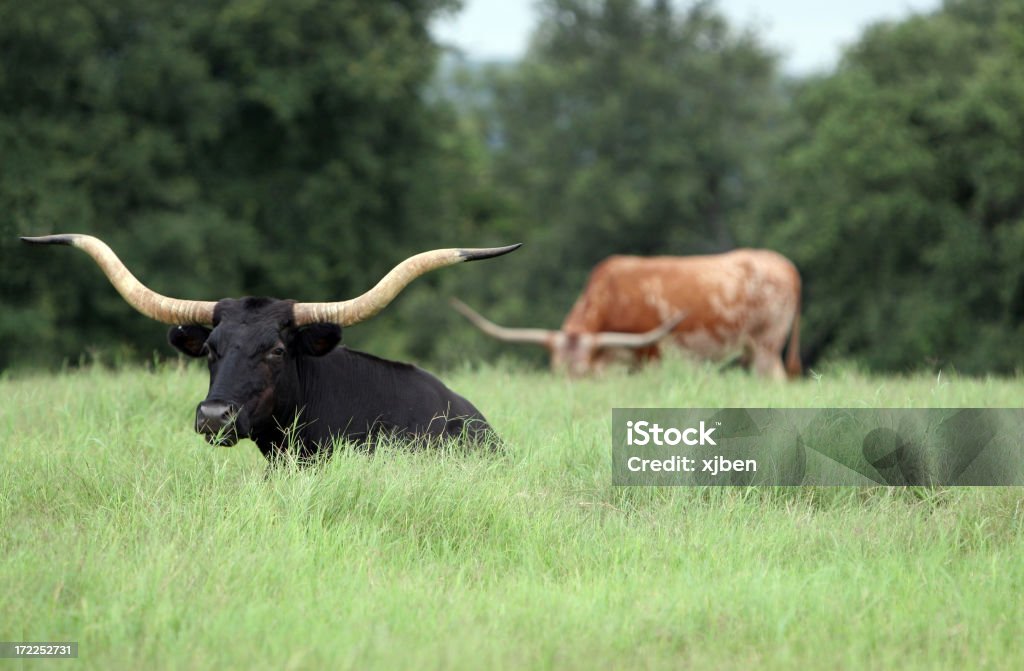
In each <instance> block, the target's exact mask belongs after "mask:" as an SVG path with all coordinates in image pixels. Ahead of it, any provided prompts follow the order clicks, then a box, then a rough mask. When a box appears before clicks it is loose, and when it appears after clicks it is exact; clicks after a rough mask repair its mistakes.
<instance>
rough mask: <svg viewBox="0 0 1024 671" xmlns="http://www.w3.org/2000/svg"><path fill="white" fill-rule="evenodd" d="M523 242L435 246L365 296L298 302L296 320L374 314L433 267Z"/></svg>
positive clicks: (345, 320)
mask: <svg viewBox="0 0 1024 671" xmlns="http://www.w3.org/2000/svg"><path fill="white" fill-rule="evenodd" d="M522 244H523V243H521V242H520V243H518V244H515V245H508V246H507V247H485V248H483V249H435V250H434V251H431V252H423V253H421V254H417V255H416V256H410V257H409V258H407V259H406V260H405V261H402V262H401V263H399V264H398V265H397V266H395V267H394V268H392V269H391V272H389V273H388V274H387V275H385V276H384V279H382V280H381V281H380V282H377V286H375V287H373V288H372V289H370V290H369V291H367V292H366V293H365V294H363V295H362V296H357V297H356V298H352V299H350V300H347V301H338V302H335V303H296V304H295V307H294V310H295V324H296V326H305V325H306V324H318V323H321V322H332V323H335V324H340V325H341V326H351V325H352V324H358V323H359V322H361V321H365V320H367V319H369V318H370V317H372V316H374V315H375V314H377V313H378V312H380V311H381V310H383V309H384V308H385V307H387V305H388V303H390V302H391V301H393V300H394V299H395V296H397V295H398V294H399V293H400V292H401V291H402V289H404V288H405V287H406V286H408V284H409V283H410V282H412V281H413V280H414V279H416V278H417V277H419V276H420V275H423V274H424V273H428V272H430V271H431V270H436V269H438V268H444V267H445V266H451V265H455V264H456V263H462V262H463V261H477V260H480V259H490V258H493V257H495V256H501V255H502V254H508V253H509V252H513V251H515V250H517V249H519V248H520V247H521V246H522Z"/></svg>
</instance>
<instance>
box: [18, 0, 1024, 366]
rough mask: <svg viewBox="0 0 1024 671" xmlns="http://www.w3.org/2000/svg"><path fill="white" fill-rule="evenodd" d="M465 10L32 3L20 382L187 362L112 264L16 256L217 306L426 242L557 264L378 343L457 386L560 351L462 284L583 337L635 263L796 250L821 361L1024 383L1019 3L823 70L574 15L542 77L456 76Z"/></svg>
mask: <svg viewBox="0 0 1024 671" xmlns="http://www.w3.org/2000/svg"><path fill="white" fill-rule="evenodd" d="M458 5H459V3H458V0H402V1H392V2H386V3H381V2H367V1H359V0H334V1H332V2H326V1H323V0H299V1H293V2H282V1H281V0H234V1H227V0H219V1H213V2H202V3H200V2H194V1H191V0H186V1H183V2H180V3H174V4H172V5H167V4H166V3H156V2H153V1H152V0H132V1H129V0H104V1H103V2H99V1H93V2H77V3H70V2H59V1H56V2H46V3H16V2H11V1H10V0H0V53H2V54H3V59H2V60H0V211H2V212H3V213H4V216H3V217H0V221H2V222H3V223H2V224H0V225H2V240H0V250H2V253H3V264H2V269H0V300H2V306H0V307H2V309H0V337H2V338H3V339H4V340H5V342H6V343H7V345H8V346H7V347H5V348H4V350H3V351H2V353H0V368H6V367H11V366H17V365H25V366H29V365H38V364H42V365H54V364H55V363H56V364H59V363H60V362H61V361H62V360H68V361H71V362H75V361H77V360H79V358H80V357H81V353H82V352H83V351H92V352H103V353H105V354H106V355H109V354H111V353H119V356H120V357H122V358H127V359H139V358H149V357H151V356H152V352H153V351H154V350H156V351H159V352H160V353H161V354H163V355H166V354H169V353H170V350H169V348H164V347H161V345H160V340H161V339H162V338H163V332H164V330H165V329H164V327H162V326H160V325H156V324H153V323H152V322H149V321H148V320H147V319H145V318H144V317H141V316H140V315H138V314H136V313H134V311H132V310H131V309H130V308H128V307H127V306H126V305H125V304H124V303H123V301H121V299H120V297H119V296H118V295H117V294H116V292H114V290H113V289H112V288H111V287H110V286H109V284H108V283H107V281H106V279H105V278H104V277H103V276H102V275H101V274H100V273H99V271H98V270H97V269H96V268H95V265H94V264H93V263H92V261H91V260H90V259H88V258H87V257H86V256H85V255H83V254H81V253H79V252H75V251H71V250H67V249H60V248H56V249H55V248H38V249H36V248H27V247H23V246H21V245H20V243H18V242H17V240H16V236H17V235H18V234H31V235H38V234H44V233H50V232H88V233H92V234H94V235H97V236H99V237H102V238H103V239H105V240H106V241H107V242H108V243H109V244H110V245H111V246H112V247H113V248H114V249H115V251H117V252H118V253H119V254H120V255H121V257H122V258H123V259H124V260H125V262H126V263H127V264H128V265H129V267H130V268H132V270H133V271H134V272H135V273H136V275H138V276H139V277H140V279H142V280H143V281H144V282H146V283H147V284H148V285H150V286H151V287H152V288H154V289H155V290H157V291H161V292H163V293H169V294H173V295H178V296H181V297H184V298H200V299H215V298H221V297H225V296H238V295H245V294H250V295H260V294H265V295H273V296H279V297H291V298H296V299H299V300H327V299H339V298H345V297H349V296H352V295H355V294H357V293H360V292H362V291H363V290H365V289H366V288H368V287H369V286H371V285H372V284H373V283H374V282H375V281H376V280H377V279H378V277H379V276H380V275H382V274H383V273H384V272H386V271H387V270H388V269H389V268H390V267H391V265H393V264H394V263H395V262H397V261H399V260H401V259H402V258H404V257H405V256H407V255H408V254H411V253H414V252H416V251H420V250H422V249H427V248H434V247H448V246H486V245H493V244H506V243H509V242H517V241H522V242H526V243H527V244H526V245H525V246H524V247H523V248H522V249H521V250H520V251H518V252H516V253H515V254H513V255H511V256H509V257H504V258H502V259H496V260H493V261H486V262H481V263H475V264H469V265H466V266H459V267H456V268H451V269H447V270H442V271H439V272H437V273H435V274H433V275H431V276H428V277H424V278H423V279H421V280H418V281H417V282H416V283H415V284H414V285H412V286H411V287H410V288H409V289H408V290H406V292H405V293H404V294H403V295H402V296H401V297H400V298H399V299H398V300H396V302H395V304H394V305H393V306H392V307H391V308H389V309H388V310H387V311H385V312H384V313H382V314H381V315H380V316H378V317H377V318H376V319H375V320H373V321H372V322H369V323H367V324H364V325H359V326H356V327H352V328H351V329H348V330H346V341H347V342H348V343H349V344H351V345H353V346H356V347H360V348H363V349H367V350H369V351H372V352H374V353H377V354H381V355H385V356H397V357H405V358H411V359H413V360H415V361H418V362H422V363H429V364H431V365H452V364H456V363H459V362H462V361H465V360H467V359H474V358H477V357H480V358H483V357H487V358H490V357H494V356H498V355H511V356H520V355H522V356H534V357H538V358H539V353H536V352H534V353H530V352H529V351H525V352H519V351H518V350H510V349H508V348H507V347H503V346H500V345H498V344H496V343H492V342H488V341H487V340H486V339H485V338H484V337H483V336H480V335H478V334H477V333H476V332H474V331H473V330H472V329H471V327H469V326H468V325H467V324H464V323H463V322H462V321H460V318H459V317H458V316H457V315H455V314H454V313H452V312H451V310H449V309H448V307H447V304H446V302H445V301H446V299H447V297H449V296H452V295H458V296H459V297H461V298H462V299H464V300H466V301H467V302H469V303H470V304H471V305H473V306H475V307H477V308H479V309H481V310H482V311H484V312H485V313H486V314H488V316H491V317H492V318H494V319H495V320H497V321H502V322H505V323H508V324H509V325H521V326H526V325H531V326H532V325H536V326H546V327H556V326H557V325H558V324H559V323H560V321H561V319H562V317H563V316H564V315H565V313H566V312H567V311H568V309H569V307H570V306H571V304H572V302H573V300H574V299H575V297H576V295H577V294H578V293H579V291H580V290H581V288H582V286H583V283H584V281H585V278H586V275H587V273H588V271H589V269H590V268H591V267H592V266H593V264H595V263H596V262H597V261H599V260H601V259H602V258H604V257H605V256H607V255H609V254H612V253H637V254H697V253H711V252H716V251H724V250H726V249H730V248H732V247H735V246H765V247H771V248H774V249H777V250H779V251H781V252H782V253H784V254H786V255H788V256H789V257H790V258H792V259H793V260H794V262H796V264H797V265H798V267H799V268H800V269H801V272H802V274H803V276H804V281H805V305H804V312H803V317H804V321H803V334H802V339H803V341H804V343H805V357H806V358H810V359H812V360H814V359H817V358H819V357H822V356H824V357H832V358H855V359H859V360H861V361H863V362H865V363H866V364H868V365H870V366H872V367H874V368H877V369H885V370H907V369H914V368H921V367H940V366H949V365H952V366H955V367H956V368H957V369H958V370H961V371H967V372H982V371H996V372H1010V371H1014V370H1018V369H1019V368H1020V356H1021V352H1022V351H1024V348H1022V346H1024V68H1022V67H1021V64H1022V63H1024V5H1022V4H1021V3H1020V2H1019V0H947V1H946V3H945V5H944V6H943V8H942V9H941V10H939V11H937V12H935V13H933V14H930V15H924V16H917V17H913V18H910V19H908V20H906V21H903V22H900V23H892V24H880V25H876V26H874V27H872V28H870V29H869V30H868V31H867V32H866V33H865V34H864V35H863V36H862V38H861V40H860V41H859V42H858V43H857V44H855V45H854V46H853V47H852V48H850V49H849V50H848V51H847V53H846V54H845V56H844V57H843V59H842V61H841V63H840V64H839V66H838V67H837V68H836V70H835V71H834V72H831V73H828V74H825V75H819V76H814V77H810V78H806V79H793V78H788V77H786V76H784V75H783V74H782V73H781V72H780V70H779V66H778V59H777V57H776V55H775V54H773V53H772V52H771V51H770V50H769V49H767V48H766V47H765V46H764V44H763V42H762V41H761V39H760V38H759V36H758V35H757V34H756V33H755V32H751V31H750V30H738V29H737V28H736V27H735V26H732V25H730V24H729V23H728V21H726V19H725V18H724V17H723V16H722V14H721V13H720V12H719V11H718V10H717V8H716V7H715V5H714V3H713V2H697V3H687V4H681V3H673V2H669V1H668V0H647V1H641V0H545V1H544V2H542V3H541V5H540V9H541V13H540V15H541V18H540V23H539V25H538V27H537V29H536V31H535V33H534V35H533V39H532V43H531V46H530V49H529V51H528V53H527V55H526V57H525V58H523V59H522V60H521V61H518V62H515V63H509V64H504V65H495V66H486V67H481V66H478V65H476V64H472V63H466V62H465V61H459V60H458V59H452V58H444V59H441V58H440V57H441V54H442V51H441V48H440V47H439V46H438V45H437V44H436V43H435V42H434V41H433V40H432V38H431V36H430V34H429V31H428V27H429V24H430V22H431V21H432V20H434V19H436V18H437V17H438V16H439V15H440V14H442V13H444V12H451V11H456V10H457V9H458ZM439 63H440V67H438V65H439Z"/></svg>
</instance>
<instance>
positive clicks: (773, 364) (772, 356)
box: [753, 348, 786, 380]
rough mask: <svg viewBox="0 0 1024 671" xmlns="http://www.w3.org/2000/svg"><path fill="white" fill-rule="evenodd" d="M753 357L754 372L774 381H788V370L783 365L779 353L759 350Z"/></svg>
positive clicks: (756, 350) (755, 351)
mask: <svg viewBox="0 0 1024 671" xmlns="http://www.w3.org/2000/svg"><path fill="white" fill-rule="evenodd" d="M753 356H754V360H753V366H754V372H756V373H757V374H758V375H759V376H761V377H767V378H771V379H773V380H785V379H786V369H785V368H784V367H783V365H782V358H781V357H780V356H779V353H778V352H772V351H770V350H766V349H764V348H757V349H755V350H754V352H753Z"/></svg>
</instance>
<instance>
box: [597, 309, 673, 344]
mask: <svg viewBox="0 0 1024 671" xmlns="http://www.w3.org/2000/svg"><path fill="white" fill-rule="evenodd" d="M684 319H686V313H685V312H680V313H678V314H676V315H675V316H674V317H672V318H671V319H669V320H667V321H664V322H662V324H661V326H659V327H657V328H654V329H651V330H650V331H647V332H646V333H615V332H603V333H596V334H594V344H595V345H596V346H597V347H628V348H630V349H637V348H639V347H649V346H651V345H653V344H654V343H656V342H658V341H659V340H661V339H662V338H664V337H665V336H667V335H668V334H669V333H671V332H672V330H673V329H675V327H677V326H679V322H681V321H683V320H684Z"/></svg>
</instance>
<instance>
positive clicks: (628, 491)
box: [0, 361, 1024, 669]
mask: <svg viewBox="0 0 1024 671" xmlns="http://www.w3.org/2000/svg"><path fill="white" fill-rule="evenodd" d="M445 379H446V381H447V382H448V383H449V385H450V386H452V387H453V388H454V389H456V390H458V391H459V392H460V393H463V394H464V395H466V396H467V397H468V398H470V399H471V400H473V401H474V403H476V404H477V405H478V406H479V407H480V408H481V409H482V410H483V412H484V413H485V414H486V415H487V416H488V418H489V419H490V420H491V422H492V423H493V424H494V426H495V427H496V428H497V430H498V431H499V433H500V434H501V435H502V437H503V438H504V441H505V443H506V450H505V451H504V452H502V453H500V454H497V455H495V454H490V453H470V454H465V453H460V452H455V451H450V450H430V451H418V452H417V451H409V450H403V449H401V448H400V447H396V446H391V447H386V448H384V449H382V450H380V451H379V452H378V453H377V454H375V455H374V456H366V455H363V454H358V453H352V452H342V453H339V454H337V455H336V456H335V457H334V458H332V459H331V460H329V461H328V462H326V463H324V464H322V465H320V466H318V467H315V468H306V469H302V468H295V467H285V468H281V469H277V470H276V471H274V472H272V473H270V474H268V473H267V471H266V466H265V463H264V461H263V458H262V457H261V456H260V455H259V453H258V451H257V450H256V448H255V446H253V445H252V444H251V443H249V442H248V441H246V442H243V443H241V444H239V445H238V446H236V447H234V448H215V447H211V446H209V445H207V444H206V443H205V442H204V441H203V440H202V439H201V438H200V437H198V436H196V435H195V434H194V433H193V432H192V428H191V423H192V412H193V408H194V406H195V404H196V403H197V402H198V401H199V400H201V399H202V397H203V396H204V394H205V390H206V383H207V379H206V373H205V371H203V370H201V369H200V368H198V367H195V368H193V367H176V366H169V367H166V368H162V369H158V370H156V371H143V370H138V369H136V370H128V371H121V372H109V371H104V370H102V369H90V370H84V371H81V372H74V373H69V374H65V375H61V376H55V377H47V376H35V377H22V378H14V379H4V380H0V398H2V401H3V403H2V406H0V430H2V432H3V440H2V445H0V640H76V641H79V642H80V653H79V655H80V659H79V660H78V662H77V663H75V664H78V665H81V666H83V667H84V668H97V669H137V668H147V669H149V668H169V669H196V668H198V669H231V668H250V667H253V668H274V669H280V668H291V669H323V668H341V669H346V668H351V669H367V668H370V669H372V668H384V669H390V668H417V669H419V668H424V669H449V668H451V669H477V668H524V667H525V668H555V669H600V668H614V669H622V668H640V669H647V668H651V669H660V668H709V669H733V668H736V669H739V668H743V669H746V668H750V667H753V666H757V667H762V668H778V669H783V668H785V669H788V668H794V667H807V668H835V669H861V668H864V669H877V668H897V667H898V668H912V669H914V668H920V669H933V668H951V667H952V668H1006V669H1016V668H1022V667H1024V652H1022V650H1021V648H1022V646H1021V645H1020V634H1021V631H1022V625H1021V622H1024V542H1022V529H1024V503H1022V502H1024V496H1022V495H1021V492H1020V491H1019V490H1017V489H997V488H987V489H985V488H981V489H937V490H923V491H922V490H912V491H908V490H901V489H888V488H863V489H857V488H820V489H811V488H753V489H739V488H615V487H612V486H611V467H610V447H611V446H610V423H611V412H610V409H611V408H612V407H620V406H632V407H655V406H666V407H676V406H698V407H708V406H711V407H716V406H722V407H743V406H747V407H765V406H782V407H785V406H792V407H829V406H852V407H861V406H864V407H881V406H894V407H897V406H898V407H904V406H908V407H928V406H933V407H954V406H999V407H1019V406H1020V403H1021V393H1022V391H1024V383H1022V381H1021V380H1020V379H1002V380H1000V379H961V378H952V379H944V378H940V377H925V376H920V377H907V378H898V377H886V378H881V377H871V376H867V375H863V374H860V373H857V372H856V371H853V370H849V369H839V370H833V371H829V370H826V371H825V372H824V374H822V375H820V376H815V377H814V378H812V379H810V380H806V381H802V382H799V383H795V384H789V385H778V384H773V383H770V382H764V381H760V380H757V379H753V378H751V377H748V376H746V375H744V374H742V373H740V372H738V371H729V372H725V373H718V372H716V371H714V370H712V369H710V368H705V367H700V366H692V365H689V364H687V363H685V362H682V361H668V362H666V364H665V365H662V366H659V367H655V368H650V369H648V370H646V371H644V372H642V373H640V374H636V375H624V374H611V375H609V376H607V377H604V378H601V379H598V380H588V381H582V382H575V383H570V382H568V381H566V380H562V379H558V378H554V377H551V376H549V375H547V374H546V373H540V372H532V371H522V370H516V369H514V368H508V367H497V368H494V367H483V368H475V369H473V368H466V369H463V370H460V371H456V372H454V373H452V374H449V375H446V376H445ZM71 663H72V662H67V661H63V660H57V661H52V662H40V661H32V662H23V663H21V664H23V666H24V668H47V667H49V666H54V667H56V666H59V665H67V664H71ZM15 664H19V662H12V661H10V660H0V667H2V666H5V665H11V666H13V665H15Z"/></svg>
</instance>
